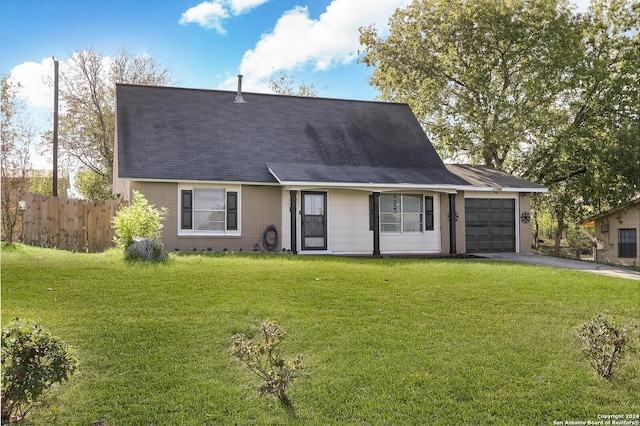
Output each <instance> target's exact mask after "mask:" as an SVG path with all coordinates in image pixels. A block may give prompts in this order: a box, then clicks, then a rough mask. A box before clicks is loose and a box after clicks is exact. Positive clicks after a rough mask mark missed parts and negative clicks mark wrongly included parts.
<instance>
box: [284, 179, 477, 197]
mask: <svg viewBox="0 0 640 426" xmlns="http://www.w3.org/2000/svg"><path fill="white" fill-rule="evenodd" d="M280 183H281V184H282V185H283V186H285V187H286V188H290V189H304V188H347V189H355V190H367V191H373V190H376V189H379V190H398V189H401V190H405V191H412V190H414V191H425V190H426V191H435V192H449V193H452V194H453V193H456V191H458V190H459V189H460V188H459V187H458V186H456V185H420V184H413V183H375V182H369V183H356V182H286V181H283V182H280ZM464 188H465V189H467V190H470V189H472V187H471V186H469V187H464Z"/></svg>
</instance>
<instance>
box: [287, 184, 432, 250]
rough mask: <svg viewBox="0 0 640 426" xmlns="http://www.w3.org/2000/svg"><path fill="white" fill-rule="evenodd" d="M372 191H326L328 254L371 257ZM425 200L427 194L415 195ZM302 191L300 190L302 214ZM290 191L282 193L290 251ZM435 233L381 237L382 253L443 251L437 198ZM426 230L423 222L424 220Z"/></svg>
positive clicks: (412, 233) (382, 234)
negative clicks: (370, 212) (370, 215)
mask: <svg viewBox="0 0 640 426" xmlns="http://www.w3.org/2000/svg"><path fill="white" fill-rule="evenodd" d="M370 194H371V192H367V191H358V190H349V189H329V190H327V250H326V252H328V253H336V254H339V253H344V254H366V255H369V254H372V252H373V231H371V230H370V229H369V195H370ZM415 195H416V196H420V197H421V198H422V199H424V196H425V195H434V194H431V193H429V194H415ZM300 198H301V191H298V206H297V208H296V212H299V211H300V208H301V206H300ZM289 208H290V192H289V190H285V191H283V192H282V247H283V248H285V249H290V248H291V232H290V230H291V212H290V209H289ZM434 210H435V214H434V225H435V226H434V228H435V229H434V230H433V231H428V232H411V233H409V232H408V233H404V234H403V233H395V234H384V233H381V234H380V250H381V252H382V253H403V252H404V253H439V252H440V214H439V212H440V202H439V197H437V196H434ZM422 221H423V224H422V227H424V219H422ZM297 225H298V232H297V234H298V245H297V246H298V251H299V252H300V253H305V252H304V250H301V249H300V248H301V242H300V215H299V214H298V224H297Z"/></svg>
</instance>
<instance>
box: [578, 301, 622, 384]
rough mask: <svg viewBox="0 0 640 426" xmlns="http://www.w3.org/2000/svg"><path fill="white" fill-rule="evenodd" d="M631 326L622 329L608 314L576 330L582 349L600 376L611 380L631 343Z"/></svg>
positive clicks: (595, 318) (597, 317) (599, 315)
mask: <svg viewBox="0 0 640 426" xmlns="http://www.w3.org/2000/svg"><path fill="white" fill-rule="evenodd" d="M630 328H631V326H630V325H629V324H627V325H625V326H623V327H620V326H618V325H617V324H615V323H614V322H613V320H612V319H611V318H609V317H608V316H607V315H606V314H598V315H596V316H595V317H594V318H593V319H592V320H591V321H588V322H587V323H585V324H584V325H583V326H581V327H579V328H578V329H577V330H576V333H575V336H576V339H577V340H578V343H579V344H580V349H581V350H582V353H583V354H584V356H585V357H586V358H587V359H588V360H589V363H591V365H592V366H593V368H595V370H596V371H597V372H598V374H599V375H601V376H602V377H604V378H605V379H609V378H611V376H612V375H613V370H614V368H615V367H616V365H617V364H618V362H619V361H620V359H621V358H622V356H623V354H624V352H625V350H626V345H627V343H628V341H629V330H630Z"/></svg>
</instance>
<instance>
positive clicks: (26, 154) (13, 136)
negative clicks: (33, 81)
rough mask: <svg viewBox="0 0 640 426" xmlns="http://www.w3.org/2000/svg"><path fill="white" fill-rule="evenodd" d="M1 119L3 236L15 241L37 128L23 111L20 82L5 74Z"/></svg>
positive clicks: (28, 179) (0, 214)
mask: <svg viewBox="0 0 640 426" xmlns="http://www.w3.org/2000/svg"><path fill="white" fill-rule="evenodd" d="M0 84H1V85H2V96H1V101H2V108H1V114H0V115H1V120H0V141H1V142H2V152H1V153H0V175H1V180H2V184H1V185H0V188H1V189H2V194H1V197H0V198H1V199H2V203H1V207H2V208H1V212H0V216H1V217H2V239H3V240H4V241H6V242H8V243H12V242H13V240H14V237H15V234H17V233H19V232H20V227H21V220H20V210H19V203H20V199H21V198H22V196H23V195H24V193H25V191H26V190H27V188H28V187H29V182H30V178H31V175H32V170H31V157H30V146H31V144H32V141H33V139H34V131H33V128H32V127H31V125H30V124H29V123H28V122H27V120H26V119H25V117H24V115H23V112H24V111H23V110H24V105H22V104H21V103H20V102H19V101H18V100H17V92H18V90H19V88H20V85H19V83H15V82H12V81H11V80H10V79H9V78H8V77H3V78H2V81H1V83H0Z"/></svg>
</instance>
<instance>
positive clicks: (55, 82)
mask: <svg viewBox="0 0 640 426" xmlns="http://www.w3.org/2000/svg"><path fill="white" fill-rule="evenodd" d="M53 69H54V76H53V196H54V197H57V196H58V61H57V60H56V58H55V56H54V57H53Z"/></svg>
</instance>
